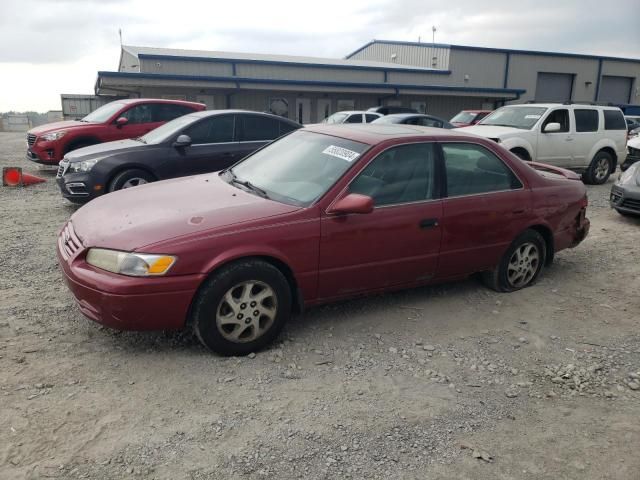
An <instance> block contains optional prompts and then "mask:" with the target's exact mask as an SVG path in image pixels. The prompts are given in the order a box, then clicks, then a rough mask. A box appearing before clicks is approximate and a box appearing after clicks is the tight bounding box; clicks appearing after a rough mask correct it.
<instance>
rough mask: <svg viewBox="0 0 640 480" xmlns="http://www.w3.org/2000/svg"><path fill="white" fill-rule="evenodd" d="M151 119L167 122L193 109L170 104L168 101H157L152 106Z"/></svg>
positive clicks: (191, 111)
mask: <svg viewBox="0 0 640 480" xmlns="http://www.w3.org/2000/svg"><path fill="white" fill-rule="evenodd" d="M153 107H154V108H153V121H154V122H168V121H169V120H173V119H174V118H178V117H181V116H183V115H186V114H187V113H193V112H194V111H195V110H193V109H192V108H189V107H185V106H184V105H172V104H169V103H158V104H156V105H154V106H153Z"/></svg>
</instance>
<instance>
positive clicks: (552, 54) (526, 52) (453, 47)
mask: <svg viewBox="0 0 640 480" xmlns="http://www.w3.org/2000/svg"><path fill="white" fill-rule="evenodd" d="M374 43H381V44H387V45H408V46H416V47H441V48H450V49H451V50H468V51H476V52H493V53H515V54H519V55H544V56H548V57H568V58H582V59H588V60H614V61H623V62H635V63H640V58H623V57H608V56H603V55H586V54H581V53H562V52H542V51H539V50H511V49H508V48H491V47H472V46H467V45H449V44H445V43H426V42H403V41H398V40H372V41H370V42H369V43H367V44H366V45H364V46H363V47H360V48H359V49H358V50H356V51H354V52H353V53H350V54H349V55H347V56H346V57H345V58H350V57H351V56H353V55H355V54H356V53H359V52H361V51H362V50H364V49H365V48H367V47H369V46H371V45H373V44H374Z"/></svg>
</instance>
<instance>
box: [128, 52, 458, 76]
mask: <svg viewBox="0 0 640 480" xmlns="http://www.w3.org/2000/svg"><path fill="white" fill-rule="evenodd" d="M138 58H139V59H142V60H144V59H147V60H179V61H186V62H212V63H235V64H247V65H256V64H257V65H279V66H287V67H297V66H300V67H315V68H333V69H336V70H370V71H377V72H404V73H425V74H429V75H451V70H432V69H429V68H397V67H382V66H380V67H375V66H366V65H334V64H331V63H316V62H287V61H284V60H282V61H279V60H249V59H237V58H211V57H190V56H183V55H157V54H150V53H140V54H138Z"/></svg>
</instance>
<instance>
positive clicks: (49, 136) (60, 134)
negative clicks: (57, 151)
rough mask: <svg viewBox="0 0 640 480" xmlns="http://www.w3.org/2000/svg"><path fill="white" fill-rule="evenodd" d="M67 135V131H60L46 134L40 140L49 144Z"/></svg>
mask: <svg viewBox="0 0 640 480" xmlns="http://www.w3.org/2000/svg"><path fill="white" fill-rule="evenodd" d="M66 134H67V132H66V130H60V131H58V132H51V133H45V134H44V135H42V136H41V137H40V138H41V139H42V140H46V141H47V142H52V141H54V140H58V139H59V138H62V137H64V136H65V135H66Z"/></svg>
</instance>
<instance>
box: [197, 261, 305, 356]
mask: <svg viewBox="0 0 640 480" xmlns="http://www.w3.org/2000/svg"><path fill="white" fill-rule="evenodd" d="M291 302H292V299H291V288H290V287H289V283H288V282H287V279H286V278H285V276H284V275H283V274H282V272H280V270H278V269H277V268H276V267H274V266H273V265H271V264H270V263H267V262H263V261H260V260H245V261H240V262H236V263H233V264H231V265H228V266H226V267H223V268H222V269H221V270H220V271H219V272H218V273H216V274H215V275H213V276H212V277H211V278H209V279H208V280H207V281H206V282H205V283H204V284H203V286H202V288H201V289H200V291H199V292H198V294H197V296H196V299H195V301H194V305H193V308H192V313H191V323H192V325H193V329H194V332H195V334H196V336H197V337H198V338H199V339H200V341H201V342H202V344H203V345H204V346H206V347H207V348H209V349H211V350H213V351H214V352H216V353H218V354H220V355H224V356H231V355H238V356H241V355H247V354H249V353H251V352H255V351H256V350H260V349H261V348H263V347H265V346H266V345H268V344H270V343H271V342H273V341H274V340H275V338H276V337H277V336H278V334H279V333H280V331H281V330H282V328H283V327H284V324H285V323H286V321H287V320H288V319H289V318H290V316H291Z"/></svg>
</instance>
